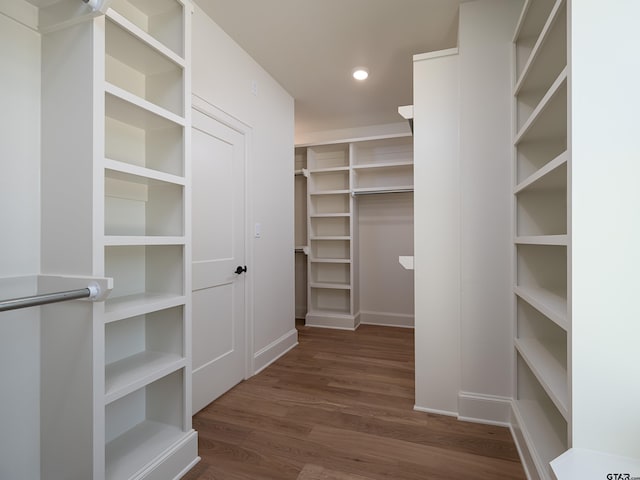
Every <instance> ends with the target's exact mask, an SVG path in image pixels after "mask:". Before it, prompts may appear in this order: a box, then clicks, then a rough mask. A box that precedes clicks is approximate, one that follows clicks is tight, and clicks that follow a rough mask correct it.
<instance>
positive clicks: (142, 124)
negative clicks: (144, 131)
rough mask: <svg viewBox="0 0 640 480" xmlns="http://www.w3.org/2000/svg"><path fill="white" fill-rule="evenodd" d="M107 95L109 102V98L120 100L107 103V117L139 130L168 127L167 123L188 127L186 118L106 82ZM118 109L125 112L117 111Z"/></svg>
mask: <svg viewBox="0 0 640 480" xmlns="http://www.w3.org/2000/svg"><path fill="white" fill-rule="evenodd" d="M105 93H106V94H107V100H109V96H111V97H112V98H116V99H118V100H119V102H118V101H116V102H113V101H111V102H110V101H107V104H106V110H107V116H110V117H113V118H117V119H119V120H121V121H122V122H124V123H128V124H129V125H133V126H136V127H138V128H151V129H153V128H162V127H164V126H167V124H166V122H167V121H169V122H171V123H173V124H176V125H180V126H181V127H184V126H185V125H186V122H185V119H184V117H181V116H179V115H176V114H175V113H173V112H170V111H169V110H166V109H164V108H162V107H159V106H157V105H156V104H154V103H151V102H149V101H147V100H145V99H143V98H140V97H138V96H137V95H134V94H132V93H129V92H128V91H126V90H124V89H122V88H120V87H117V86H115V85H113V84H112V83H108V82H105ZM127 104H130V105H131V106H129V107H127ZM134 106H135V107H137V108H135V107H134ZM118 108H120V109H124V110H123V111H119V110H115V109H118ZM127 110H128V111H127ZM161 119H162V120H164V121H162V120H161ZM169 125H170V124H169Z"/></svg>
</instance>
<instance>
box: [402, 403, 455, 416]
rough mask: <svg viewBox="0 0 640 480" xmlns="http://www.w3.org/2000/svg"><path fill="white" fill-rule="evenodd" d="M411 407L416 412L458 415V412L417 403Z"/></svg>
mask: <svg viewBox="0 0 640 480" xmlns="http://www.w3.org/2000/svg"><path fill="white" fill-rule="evenodd" d="M413 409H414V410H415V411H416V412H422V413H434V414H436V415H446V416H447V417H457V416H458V412H449V411H447V410H437V409H435V408H426V407H419V406H418V405H414V406H413Z"/></svg>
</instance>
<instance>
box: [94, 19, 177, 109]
mask: <svg viewBox="0 0 640 480" xmlns="http://www.w3.org/2000/svg"><path fill="white" fill-rule="evenodd" d="M105 36H106V38H105V49H106V55H105V79H106V81H107V82H109V83H111V84H112V85H114V86H116V87H118V88H121V89H123V90H126V91H127V92H129V93H131V94H133V95H136V96H137V97H139V98H141V99H143V100H146V101H148V102H151V103H152V104H154V105H157V106H158V107H161V108H163V109H166V110H168V111H170V112H172V113H174V114H176V115H181V116H182V115H184V104H183V103H184V93H183V92H184V76H183V65H180V64H177V63H175V61H173V60H172V59H170V58H168V57H167V56H165V55H163V54H162V53H161V52H159V51H158V50H156V49H155V48H153V47H151V46H150V45H149V44H147V43H145V42H141V41H140V40H139V39H138V38H137V37H135V36H134V35H133V34H132V33H131V32H129V31H127V30H126V29H125V28H124V27H123V26H122V25H120V24H118V23H116V22H115V21H113V20H109V19H107V21H106V28H105Z"/></svg>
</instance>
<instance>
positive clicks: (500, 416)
mask: <svg viewBox="0 0 640 480" xmlns="http://www.w3.org/2000/svg"><path fill="white" fill-rule="evenodd" d="M510 418H511V398H510V397H500V396H497V395H485V394H482V393H472V392H459V393H458V419H459V420H463V421H465V422H474V423H483V424H486V425H497V426H499V427H509V426H510V422H509V420H510Z"/></svg>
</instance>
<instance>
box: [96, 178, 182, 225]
mask: <svg viewBox="0 0 640 480" xmlns="http://www.w3.org/2000/svg"><path fill="white" fill-rule="evenodd" d="M183 197H184V185H180V184H174V183H169V182H164V181H160V180H155V179H152V178H148V177H144V176H139V175H131V174H128V173H124V172H121V171H117V170H110V169H107V170H105V235H137V236H182V235H184V218H183V211H184V208H183Z"/></svg>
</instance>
